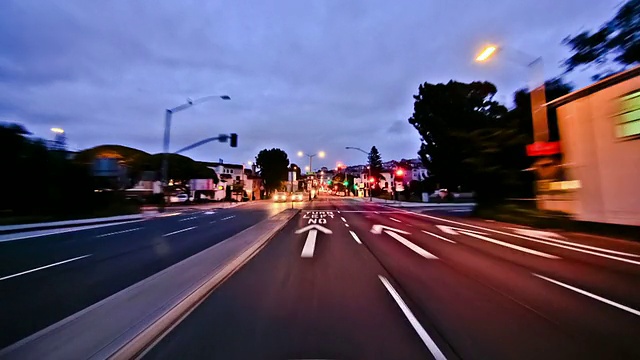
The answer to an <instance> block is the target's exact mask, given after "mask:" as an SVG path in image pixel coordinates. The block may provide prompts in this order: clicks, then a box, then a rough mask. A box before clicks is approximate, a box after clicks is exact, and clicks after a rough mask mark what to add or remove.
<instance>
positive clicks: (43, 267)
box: [0, 254, 91, 281]
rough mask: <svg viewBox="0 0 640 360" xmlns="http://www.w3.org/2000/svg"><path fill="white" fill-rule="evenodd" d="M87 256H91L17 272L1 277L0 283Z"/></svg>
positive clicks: (79, 257)
mask: <svg viewBox="0 0 640 360" xmlns="http://www.w3.org/2000/svg"><path fill="white" fill-rule="evenodd" d="M89 256H91V254H89V255H83V256H78V257H75V258H73V259H68V260H64V261H59V262H57V263H53V264H49V265H45V266H41V267H39V268H35V269H31V270H27V271H23V272H19V273H17V274H13V275H8V276H5V277H1V278H0V281H2V280H6V279H11V278H14V277H16V276H20V275H24V274H29V273H32V272H34V271H38V270H43V269H46V268H50V267H53V266H58V265H62V264H66V263H68V262H72V261H76V260H80V259H84V258H86V257H89Z"/></svg>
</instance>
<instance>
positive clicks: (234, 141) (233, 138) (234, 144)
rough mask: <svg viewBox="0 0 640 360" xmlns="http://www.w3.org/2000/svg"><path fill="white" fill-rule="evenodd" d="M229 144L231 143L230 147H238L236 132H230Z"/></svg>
mask: <svg viewBox="0 0 640 360" xmlns="http://www.w3.org/2000/svg"><path fill="white" fill-rule="evenodd" d="M229 139H231V140H229V145H231V147H238V134H231V135H230V136H229Z"/></svg>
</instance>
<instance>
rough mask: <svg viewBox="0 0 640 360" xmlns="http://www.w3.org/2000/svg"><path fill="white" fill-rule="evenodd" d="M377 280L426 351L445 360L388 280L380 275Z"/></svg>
mask: <svg viewBox="0 0 640 360" xmlns="http://www.w3.org/2000/svg"><path fill="white" fill-rule="evenodd" d="M378 279H380V281H381V282H382V285H384V287H385V288H386V289H387V291H388V292H389V294H391V297H392V298H393V300H395V302H396V304H398V306H399V307H400V310H402V313H403V314H404V316H405V317H406V318H407V320H409V323H410V324H411V326H412V327H413V329H414V330H415V331H416V332H417V333H418V336H420V339H421V340H422V342H423V343H424V344H425V345H426V346H427V349H429V351H430V352H431V354H432V355H433V357H434V358H436V360H447V358H446V357H445V356H444V354H443V353H442V351H440V349H439V348H438V345H436V343H435V341H433V339H432V338H431V337H430V336H429V334H428V333H427V331H426V330H425V329H424V328H423V327H422V325H421V324H420V322H419V321H418V319H417V318H416V317H415V315H413V312H411V309H409V306H407V304H406V303H405V302H404V300H402V297H400V294H398V292H397V291H396V289H394V288H393V286H392V285H391V283H390V282H389V280H387V278H385V277H384V276H382V275H378Z"/></svg>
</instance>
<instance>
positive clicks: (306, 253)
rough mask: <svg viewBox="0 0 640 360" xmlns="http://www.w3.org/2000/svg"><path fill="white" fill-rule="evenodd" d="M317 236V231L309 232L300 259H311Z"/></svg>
mask: <svg viewBox="0 0 640 360" xmlns="http://www.w3.org/2000/svg"><path fill="white" fill-rule="evenodd" d="M317 236H318V231H317V230H311V231H309V234H308V235H307V240H306V241H305V242H304V247H303V248H302V253H301V254H300V257H303V258H310V257H313V252H314V250H315V248H316V237H317Z"/></svg>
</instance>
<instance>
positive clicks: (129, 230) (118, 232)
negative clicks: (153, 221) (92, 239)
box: [96, 227, 142, 238]
mask: <svg viewBox="0 0 640 360" xmlns="http://www.w3.org/2000/svg"><path fill="white" fill-rule="evenodd" d="M140 229H142V228H141V227H139V228H133V229H128V230H122V231H116V232H111V233H108V234H102V235H98V236H96V237H97V238H101V237H105V236H111V235H118V234H124V233H128V232H132V231H138V230H140Z"/></svg>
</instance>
